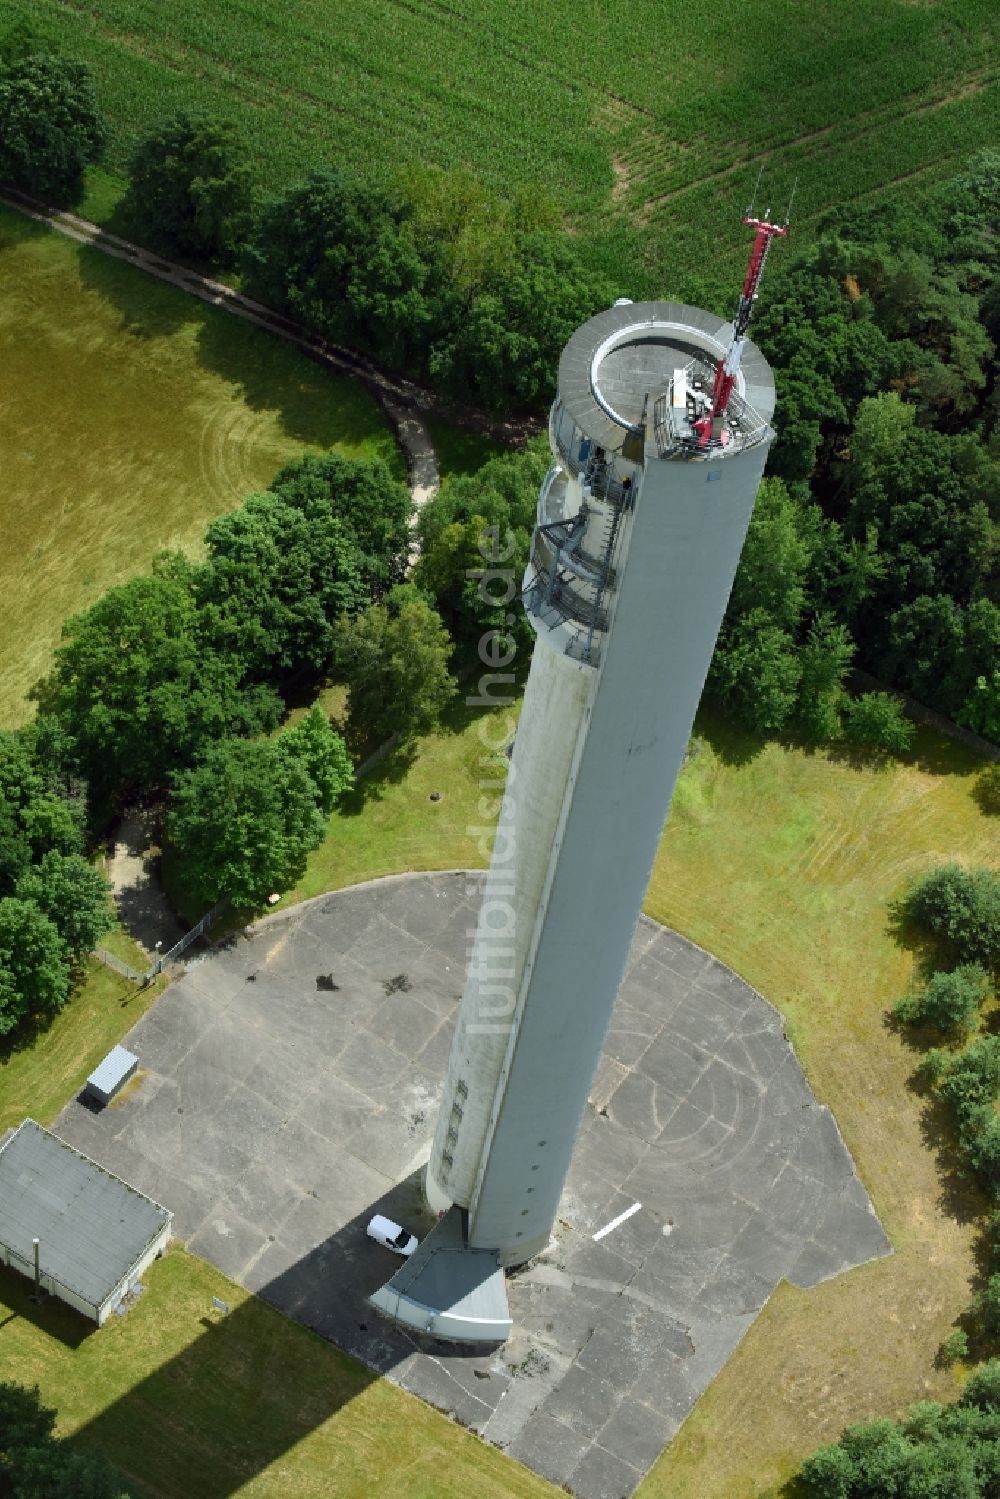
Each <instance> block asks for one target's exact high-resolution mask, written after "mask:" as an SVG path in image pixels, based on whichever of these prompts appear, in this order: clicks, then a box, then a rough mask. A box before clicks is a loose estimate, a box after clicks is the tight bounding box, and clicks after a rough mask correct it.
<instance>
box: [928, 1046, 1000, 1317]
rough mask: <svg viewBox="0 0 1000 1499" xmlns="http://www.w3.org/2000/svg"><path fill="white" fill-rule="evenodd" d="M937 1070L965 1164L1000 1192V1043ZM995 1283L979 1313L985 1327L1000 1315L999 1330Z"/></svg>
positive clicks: (999, 1281)
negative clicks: (999, 1112) (999, 1111)
mask: <svg viewBox="0 0 1000 1499" xmlns="http://www.w3.org/2000/svg"><path fill="white" fill-rule="evenodd" d="M936 1070H937V1082H936V1085H935V1086H936V1089H937V1092H938V1095H939V1096H940V1097H941V1098H942V1099H944V1101H945V1102H946V1103H947V1104H948V1105H949V1106H950V1108H951V1110H952V1114H953V1117H954V1120H955V1131H956V1134H957V1137H958V1144H959V1149H960V1151H961V1153H962V1156H963V1158H964V1159H965V1161H966V1162H967V1164H968V1166H969V1168H970V1170H971V1171H972V1172H973V1173H974V1174H975V1175H976V1176H978V1177H979V1179H980V1181H981V1182H982V1184H983V1186H984V1187H985V1188H986V1189H987V1190H988V1191H989V1192H991V1193H993V1194H996V1193H998V1192H1000V1117H998V1115H997V1111H996V1107H995V1102H996V1098H997V1094H998V1092H1000V1038H998V1037H996V1036H980V1037H979V1038H978V1039H977V1040H975V1041H973V1042H972V1044H971V1045H970V1046H968V1047H966V1049H965V1051H963V1052H959V1053H958V1054H957V1055H953V1056H951V1057H948V1058H944V1057H942V1058H941V1059H940V1060H939V1063H938V1066H937V1069H936ZM994 1279H995V1282H996V1284H995V1286H994V1288H993V1292H991V1293H990V1294H991V1298H993V1299H991V1300H990V1302H989V1305H987V1304H986V1303H984V1304H983V1306H982V1307H980V1309H979V1310H980V1315H981V1317H982V1318H984V1319H985V1320H986V1321H989V1319H990V1318H992V1317H993V1316H994V1312H996V1322H997V1326H998V1327H1000V1275H998V1276H996V1277H994ZM994 1292H995V1296H994ZM994 1300H995V1306H994V1304H993V1303H994ZM991 1325H992V1324H991Z"/></svg>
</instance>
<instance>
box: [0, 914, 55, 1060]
mask: <svg viewBox="0 0 1000 1499" xmlns="http://www.w3.org/2000/svg"><path fill="white" fill-rule="evenodd" d="M68 993H69V969H68V967H67V964H66V957H65V948H64V947H63V942H62V938H61V937H60V936H59V933H58V931H57V930H56V928H55V926H54V925H53V923H52V922H51V921H50V920H49V918H48V917H47V916H45V915H43V913H42V912H41V911H40V910H39V909H38V907H37V906H35V905H33V904H32V903H31V902H29V901H26V900H17V899H15V898H14V897H13V896H5V897H4V898H3V899H2V900H0V1035H6V1034H7V1033H8V1032H9V1031H12V1030H13V1029H14V1028H15V1026H17V1025H19V1024H20V1023H21V1021H23V1020H25V1019H27V1018H28V1017H30V1016H41V1015H51V1014H52V1013H53V1012H54V1011H55V1010H58V1009H60V1008H61V1007H62V1006H63V1005H64V1004H65V1002H66V997H67V995H68Z"/></svg>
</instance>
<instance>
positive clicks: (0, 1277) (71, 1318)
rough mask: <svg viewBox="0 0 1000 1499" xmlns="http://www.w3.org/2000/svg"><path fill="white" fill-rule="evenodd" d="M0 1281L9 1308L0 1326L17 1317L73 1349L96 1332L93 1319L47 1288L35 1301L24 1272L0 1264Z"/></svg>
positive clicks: (30, 1284) (3, 1296)
mask: <svg viewBox="0 0 1000 1499" xmlns="http://www.w3.org/2000/svg"><path fill="white" fill-rule="evenodd" d="M0 1282H2V1299H3V1303H4V1305H5V1306H7V1307H10V1309H11V1310H10V1313H9V1315H8V1316H6V1317H5V1318H4V1319H3V1321H2V1322H0V1328H2V1327H5V1326H6V1325H7V1323H9V1322H14V1321H18V1320H20V1321H24V1322H30V1323H31V1324H32V1326H33V1327H37V1328H38V1329H39V1331H40V1332H43V1333H44V1334H45V1336H46V1337H49V1338H56V1339H58V1341H59V1342H60V1343H62V1344H64V1346H65V1347H67V1348H74V1349H75V1348H79V1347H80V1344H81V1343H83V1342H84V1340H85V1339H86V1338H89V1337H91V1336H93V1334H94V1333H96V1332H97V1325H96V1323H94V1322H91V1321H89V1320H88V1319H87V1318H86V1317H83V1316H81V1314H80V1313H79V1312H75V1311H74V1310H73V1309H72V1307H69V1306H67V1305H66V1303H65V1302H64V1301H60V1300H59V1299H58V1297H56V1296H51V1295H49V1293H48V1292H46V1293H45V1295H44V1297H43V1299H42V1301H41V1302H37V1301H35V1299H34V1287H33V1284H32V1282H31V1281H30V1280H29V1279H28V1278H27V1276H24V1275H19V1274H18V1272H17V1271H16V1270H10V1269H8V1268H7V1267H6V1266H5V1265H0Z"/></svg>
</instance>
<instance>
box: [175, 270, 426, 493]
mask: <svg viewBox="0 0 1000 1499" xmlns="http://www.w3.org/2000/svg"><path fill="white" fill-rule="evenodd" d="M189 300H191V301H193V300H194V299H193V298H190V299H189ZM197 305H198V306H201V305H202V304H200V303H199V304H197ZM203 310H204V312H205V314H206V315H205V316H204V317H203V318H202V320H201V326H200V328H199V330H198V359H199V362H200V363H201V365H202V366H203V367H204V368H205V369H206V370H209V371H211V372H212V373H213V374H215V375H219V376H221V377H222V378H223V379H224V380H227V381H229V382H230V383H231V384H233V385H235V386H236V387H237V388H238V390H239V393H240V396H241V399H242V400H243V401H244V402H245V404H246V405H247V406H249V407H250V409H251V410H252V411H271V410H273V411H277V412H278V413H279V416H280V419H281V425H282V428H283V430H284V432H285V434H286V435H287V436H288V437H290V438H293V439H294V440H295V441H297V442H301V443H303V444H304V445H309V446H312V447H318V448H322V449H324V450H325V449H328V448H332V447H335V446H341V447H345V448H347V449H355V450H358V449H362V448H364V447H366V446H370V445H371V444H372V443H376V444H377V446H378V450H379V456H380V457H382V458H383V459H384V460H385V461H386V462H388V463H389V465H390V467H391V468H392V470H393V472H394V473H395V474H396V476H397V477H404V466H403V462H402V459H401V458H400V457H399V456H398V450H397V448H396V444H395V439H394V438H393V436H392V434H391V432H390V430H389V428H388V426H387V425H386V422H385V419H384V417H383V415H382V412H381V409H380V407H379V406H378V404H377V403H376V401H375V400H374V398H373V397H372V396H371V395H369V393H368V391H367V390H366V389H365V387H364V385H362V384H361V383H360V381H358V380H357V379H355V378H353V377H352V376H349V375H343V374H338V373H335V372H334V371H331V370H330V368H329V367H328V366H327V365H326V364H325V363H324V362H323V361H322V360H321V359H320V358H318V357H315V356H313V355H311V354H310V353H309V352H308V351H307V350H304V349H299V348H297V347H295V346H294V345H293V344H290V343H288V342H286V341H285V340H284V339H282V338H279V337H277V336H276V335H275V334H273V333H268V332H267V331H266V330H265V329H263V328H260V327H258V326H257V325H256V324H254V323H249V322H247V321H245V320H244V319H243V318H239V317H233V316H232V315H230V314H228V313H224V312H221V311H218V310H217V309H215V308H204V309H203Z"/></svg>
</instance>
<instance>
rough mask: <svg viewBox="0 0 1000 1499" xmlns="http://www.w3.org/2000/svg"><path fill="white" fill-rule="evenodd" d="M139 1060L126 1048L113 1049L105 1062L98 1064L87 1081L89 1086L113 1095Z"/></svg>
mask: <svg viewBox="0 0 1000 1499" xmlns="http://www.w3.org/2000/svg"><path fill="white" fill-rule="evenodd" d="M138 1060H139V1058H138V1057H137V1056H136V1055H135V1053H134V1052H132V1051H126V1049H125V1047H124V1046H115V1047H112V1049H111V1051H109V1052H108V1054H107V1056H106V1057H105V1058H104V1060H103V1062H98V1064H97V1066H96V1067H95V1068H94V1070H93V1072H92V1073H91V1074H90V1076H89V1077H88V1079H87V1083H88V1085H92V1086H93V1087H95V1088H100V1090H101V1092H102V1093H111V1092H113V1091H114V1089H115V1088H116V1087H117V1086H118V1084H119V1083H120V1082H121V1081H122V1079H123V1078H125V1077H127V1076H128V1074H129V1071H130V1069H131V1068H133V1067H134V1066H135V1065H136V1063H137V1062H138Z"/></svg>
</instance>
